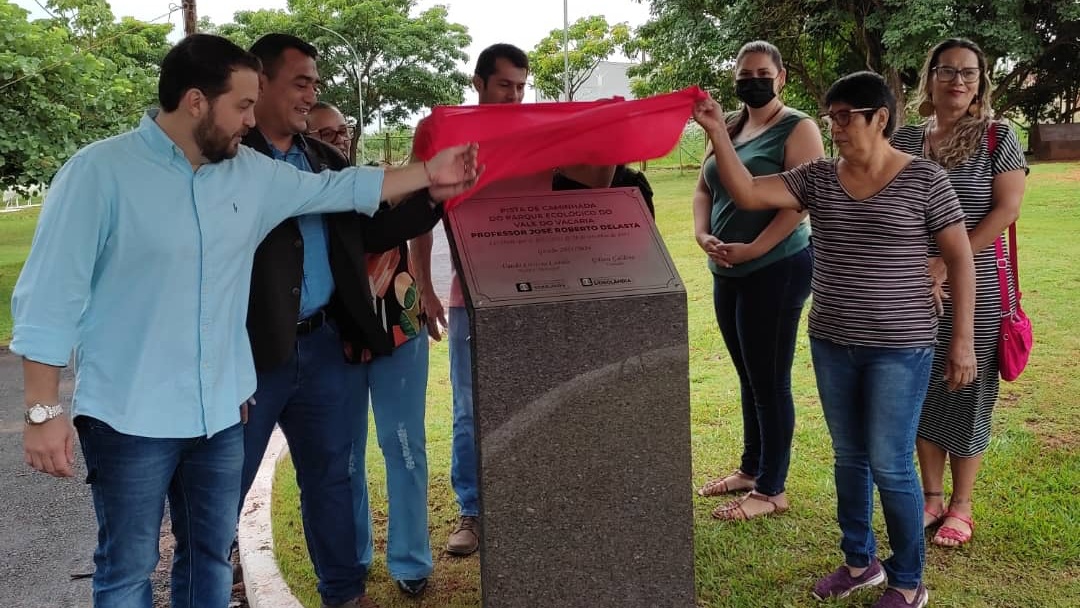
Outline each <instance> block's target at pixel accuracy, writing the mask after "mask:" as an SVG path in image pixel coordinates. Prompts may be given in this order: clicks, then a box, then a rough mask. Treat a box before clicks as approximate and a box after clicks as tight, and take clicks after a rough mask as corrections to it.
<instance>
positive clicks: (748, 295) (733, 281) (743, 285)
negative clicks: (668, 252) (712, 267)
mask: <svg viewBox="0 0 1080 608" xmlns="http://www.w3.org/2000/svg"><path fill="white" fill-rule="evenodd" d="M812 270H813V254H812V253H811V249H810V248H809V247H807V248H806V249H803V250H802V251H800V252H798V253H796V254H794V255H791V256H788V257H787V258H784V259H782V260H779V261H777V262H774V263H773V264H770V265H768V266H765V267H764V268H761V269H759V270H757V271H755V272H753V273H751V274H749V275H747V276H743V277H723V276H719V275H713V304H714V306H715V308H716V322H717V324H719V326H720V333H721V334H722V335H723V337H724V343H725V344H726V345H727V350H728V353H729V354H730V355H731V361H732V363H734V365H735V370H736V371H737V372H738V374H739V386H740V389H741V396H742V415H743V455H742V463H741V464H740V466H739V468H740V469H741V470H742V471H743V472H744V473H746V474H747V475H753V476H754V477H756V478H757V491H758V492H761V493H762V494H765V495H768V496H776V495H777V494H780V493H781V492H783V491H784V483H785V482H786V480H787V473H788V466H789V464H790V462H791V437H792V434H793V433H794V431H795V403H794V401H793V400H792V397H791V365H792V361H793V359H794V357H795V336H796V334H797V333H798V330H799V318H800V317H801V316H802V309H803V304H804V303H805V302H806V298H807V296H809V295H810V275H811V272H812Z"/></svg>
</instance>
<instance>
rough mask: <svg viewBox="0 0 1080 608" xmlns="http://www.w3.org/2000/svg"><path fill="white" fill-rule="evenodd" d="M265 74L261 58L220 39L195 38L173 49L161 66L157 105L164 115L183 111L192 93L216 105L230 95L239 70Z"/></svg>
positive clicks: (199, 36)
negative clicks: (185, 98)
mask: <svg viewBox="0 0 1080 608" xmlns="http://www.w3.org/2000/svg"><path fill="white" fill-rule="evenodd" d="M242 69H248V70H253V71H254V72H255V73H258V72H259V71H260V70H262V64H261V63H260V62H259V58H258V57H256V56H255V55H252V54H251V53H249V52H247V51H245V50H244V49H242V48H240V47H238V46H236V45H235V44H233V43H232V42H230V41H229V40H227V39H225V38H222V37H221V36H213V35H210V34H192V35H190V36H188V37H186V38H184V39H183V40H181V41H180V42H178V43H176V46H174V47H172V48H171V49H170V50H169V52H168V54H166V55H165V59H164V60H162V62H161V74H160V76H159V77H158V103H160V104H161V109H162V110H163V111H165V112H174V111H176V109H177V108H178V107H180V99H181V98H182V97H183V96H184V94H185V93H187V92H188V91H190V90H191V89H198V90H200V91H202V93H203V95H205V96H206V98H207V99H209V100H210V101H213V100H214V99H216V98H217V97H218V96H220V95H222V94H223V93H227V92H229V88H230V84H229V77H230V76H232V73H233V72H235V71H236V70H242Z"/></svg>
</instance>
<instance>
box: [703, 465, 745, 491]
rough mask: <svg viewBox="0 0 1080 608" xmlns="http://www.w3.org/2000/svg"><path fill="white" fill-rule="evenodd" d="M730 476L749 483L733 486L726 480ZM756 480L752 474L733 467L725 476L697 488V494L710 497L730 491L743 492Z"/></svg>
mask: <svg viewBox="0 0 1080 608" xmlns="http://www.w3.org/2000/svg"><path fill="white" fill-rule="evenodd" d="M732 478H735V479H745V480H746V481H748V482H749V485H746V486H735V485H733V484H731V483H728V480H729V479H732ZM756 481H757V478H756V477H754V476H753V475H747V474H746V473H743V472H742V471H741V470H740V469H735V470H734V471H732V472H731V474H730V475H728V476H727V477H717V478H716V479H713V480H711V481H709V482H707V483H706V484H705V485H703V486H701V487H700V488H698V491H697V493H698V496H706V497H710V496H723V495H724V494H731V493H732V492H745V491H746V490H752V489H754V484H755V482H756Z"/></svg>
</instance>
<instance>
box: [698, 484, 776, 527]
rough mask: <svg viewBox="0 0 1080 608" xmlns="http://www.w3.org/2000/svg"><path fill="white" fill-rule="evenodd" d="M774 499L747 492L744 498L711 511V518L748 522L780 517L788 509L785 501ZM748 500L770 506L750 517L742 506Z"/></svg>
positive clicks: (773, 497)
mask: <svg viewBox="0 0 1080 608" xmlns="http://www.w3.org/2000/svg"><path fill="white" fill-rule="evenodd" d="M776 498H777V497H775V496H766V495H764V494H758V493H757V492H754V491H750V492H747V493H746V496H743V497H742V498H741V499H738V500H733V501H731V502H730V503H728V504H727V505H724V506H722V507H717V508H716V509H715V510H713V512H712V516H713V517H714V518H715V519H720V520H723V521H749V520H751V519H756V518H758V517H768V516H770V515H780V514H781V513H784V512H785V511H787V510H788V509H789V508H790V507H789V506H788V505H787V504H786V501H785V502H784V503H781V502H779V501H778V500H777V499H776ZM750 500H754V501H757V502H764V503H768V504H769V505H771V506H770V508H769V509H767V510H765V511H761V512H759V513H754V514H753V515H750V514H748V513H747V512H746V510H745V509H744V508H743V505H745V504H746V502H747V501H750Z"/></svg>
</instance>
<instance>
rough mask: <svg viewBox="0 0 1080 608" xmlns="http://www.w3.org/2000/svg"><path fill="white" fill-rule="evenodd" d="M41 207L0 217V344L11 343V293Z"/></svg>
mask: <svg viewBox="0 0 1080 608" xmlns="http://www.w3.org/2000/svg"><path fill="white" fill-rule="evenodd" d="M40 212H41V207H34V208H32V209H27V210H25V211H14V212H11V213H0V344H7V343H8V341H10V340H11V290H12V289H13V288H14V287H15V279H17V278H19V271H21V270H22V266H23V261H24V260H26V254H27V252H29V251H30V241H32V240H33V239H34V227H35V226H36V225H37V218H38V214H39V213H40Z"/></svg>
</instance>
